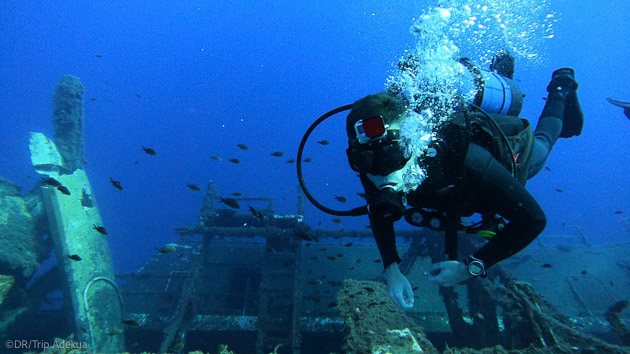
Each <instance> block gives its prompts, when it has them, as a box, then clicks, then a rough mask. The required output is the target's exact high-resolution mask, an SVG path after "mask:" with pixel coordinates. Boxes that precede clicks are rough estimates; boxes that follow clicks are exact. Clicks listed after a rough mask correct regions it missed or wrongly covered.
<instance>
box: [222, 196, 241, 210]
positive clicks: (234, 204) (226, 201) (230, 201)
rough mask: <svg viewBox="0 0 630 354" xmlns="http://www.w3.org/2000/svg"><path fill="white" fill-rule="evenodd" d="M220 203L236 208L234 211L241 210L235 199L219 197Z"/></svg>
mask: <svg viewBox="0 0 630 354" xmlns="http://www.w3.org/2000/svg"><path fill="white" fill-rule="evenodd" d="M219 202H220V203H223V204H225V205H227V206H229V207H230V208H234V209H240V208H241V205H240V204H239V203H238V201H237V200H236V199H234V198H222V197H219Z"/></svg>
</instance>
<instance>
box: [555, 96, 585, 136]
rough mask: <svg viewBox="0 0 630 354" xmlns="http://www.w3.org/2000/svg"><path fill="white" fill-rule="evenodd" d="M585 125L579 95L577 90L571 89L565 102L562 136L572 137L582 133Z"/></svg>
mask: <svg viewBox="0 0 630 354" xmlns="http://www.w3.org/2000/svg"><path fill="white" fill-rule="evenodd" d="M583 125H584V113H582V107H581V106H580V101H579V100H578V97H577V91H575V90H571V91H569V94H568V95H567V99H566V101H565V104H564V115H563V116H562V131H561V132H560V137H561V138H570V137H573V136H579V135H580V134H582V126H583Z"/></svg>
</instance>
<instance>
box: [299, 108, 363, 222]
mask: <svg viewBox="0 0 630 354" xmlns="http://www.w3.org/2000/svg"><path fill="white" fill-rule="evenodd" d="M351 108H352V104H347V105H345V106H341V107H337V108H335V109H333V110H331V111H329V112H327V113H325V114H324V115H322V116H321V117H319V118H317V120H316V121H315V122H313V124H311V126H310V127H308V129H307V130H306V133H304V136H303V137H302V141H301V142H300V147H299V148H298V153H297V161H296V162H297V174H298V181H299V182H300V187H302V191H303V192H304V195H305V196H306V198H308V200H310V201H311V203H313V205H315V206H316V207H317V208H318V209H319V210H321V211H323V212H325V213H328V214H331V215H336V216H359V215H365V214H367V213H368V210H367V205H364V206H361V207H358V208H354V209H351V210H333V209H330V208H327V207H325V206H323V205H321V204H320V203H319V202H318V201H317V200H315V198H314V197H313V196H312V195H311V193H310V192H309V191H308V188H306V184H305V183H304V177H303V175H302V152H303V151H304V145H305V144H306V141H308V138H309V136H310V135H311V133H312V132H313V130H315V128H317V126H318V125H319V124H320V123H321V122H323V121H324V120H326V119H327V118H328V117H330V116H333V115H335V114H337V113H340V112H343V111H347V110H349V109H351Z"/></svg>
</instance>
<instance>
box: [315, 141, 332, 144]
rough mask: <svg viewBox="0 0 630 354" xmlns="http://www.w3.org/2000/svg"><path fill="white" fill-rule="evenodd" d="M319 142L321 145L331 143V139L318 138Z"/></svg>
mask: <svg viewBox="0 0 630 354" xmlns="http://www.w3.org/2000/svg"><path fill="white" fill-rule="evenodd" d="M317 143H318V144H320V145H328V144H330V141H328V140H317Z"/></svg>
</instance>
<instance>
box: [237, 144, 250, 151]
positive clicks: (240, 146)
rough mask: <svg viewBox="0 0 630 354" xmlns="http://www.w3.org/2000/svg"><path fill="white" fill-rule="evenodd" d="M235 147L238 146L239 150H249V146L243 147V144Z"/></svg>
mask: <svg viewBox="0 0 630 354" xmlns="http://www.w3.org/2000/svg"><path fill="white" fill-rule="evenodd" d="M236 146H238V147H239V148H241V149H242V150H249V146H247V145H245V144H236Z"/></svg>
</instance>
